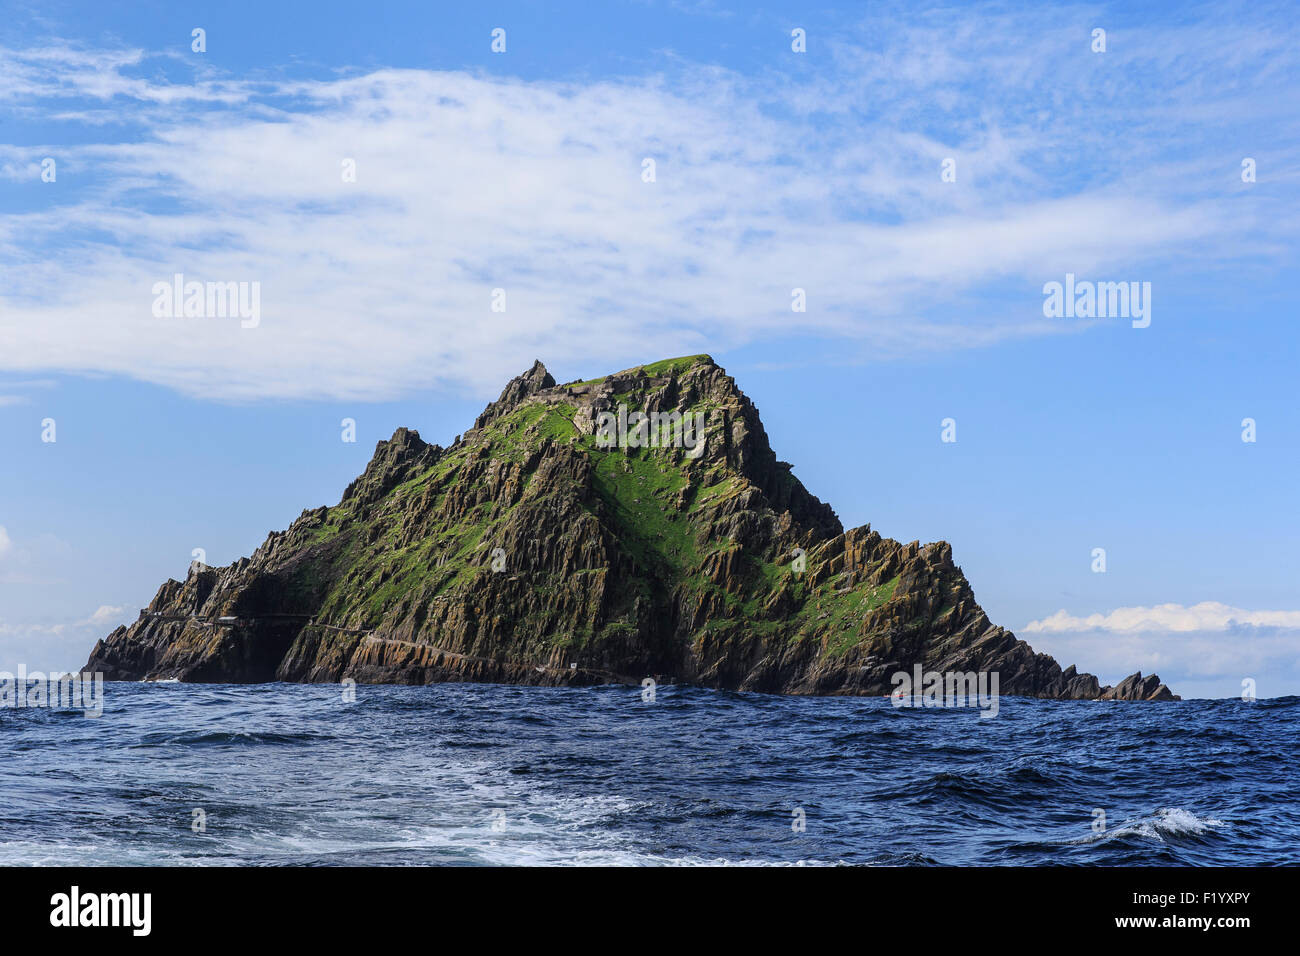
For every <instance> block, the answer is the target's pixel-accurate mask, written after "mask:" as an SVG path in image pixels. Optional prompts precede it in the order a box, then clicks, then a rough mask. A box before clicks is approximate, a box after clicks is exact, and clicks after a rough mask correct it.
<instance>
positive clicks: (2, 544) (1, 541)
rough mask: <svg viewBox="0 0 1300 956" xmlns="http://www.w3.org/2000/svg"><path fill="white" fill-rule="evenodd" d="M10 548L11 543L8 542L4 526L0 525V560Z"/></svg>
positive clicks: (7, 534) (7, 533)
mask: <svg viewBox="0 0 1300 956" xmlns="http://www.w3.org/2000/svg"><path fill="white" fill-rule="evenodd" d="M12 546H13V542H12V541H10V540H9V532H8V531H6V530H5V526H4V525H2V524H0V558H2V557H4V555H5V553H6V552H7V551H8V550H9V549H10V547H12Z"/></svg>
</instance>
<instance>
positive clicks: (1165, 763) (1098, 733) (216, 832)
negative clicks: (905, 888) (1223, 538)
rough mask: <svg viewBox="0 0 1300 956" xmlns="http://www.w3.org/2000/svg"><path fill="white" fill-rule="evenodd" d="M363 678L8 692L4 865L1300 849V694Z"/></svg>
mask: <svg viewBox="0 0 1300 956" xmlns="http://www.w3.org/2000/svg"><path fill="white" fill-rule="evenodd" d="M356 692H357V701H356V703H352V704H347V703H344V702H343V700H342V693H341V689H340V688H339V687H338V686H336V685H328V686H327V685H311V686H304V685H291V684H270V685H261V686H233V685H223V686H200V685H181V684H122V683H112V684H107V685H105V694H106V703H105V710H104V714H103V716H102V717H101V718H99V719H88V718H87V717H85V716H84V715H83V714H82V713H81V712H80V711H70V710H67V711H51V710H0V739H2V740H3V746H4V749H5V751H6V754H5V760H4V763H3V772H2V776H0V863H3V864H14V863H33V864H198V863H205V864H238V863H252V864H440V863H441V864H447V863H450V864H498V863H527V864H571V863H576V864H713V863H737V864H752V863H782V864H789V863H808V864H811V863H853V864H883V865H927V864H997V865H1017V864H1042V863H1062V864H1101V865H1128V864H1147V865H1167V864H1221V865H1239V864H1269V863H1297V862H1300V698H1296V697H1290V698H1283V699H1277V700H1262V701H1258V702H1256V703H1249V704H1248V703H1243V702H1241V701H1188V702H1184V703H1180V704H1140V703H1122V702H1120V703H1092V702H1060V703H1058V702H1049V701H1034V700H1020V699H1015V698H1003V699H1002V700H1001V707H1000V711H999V713H998V716H997V717H995V718H993V719H980V718H979V717H978V716H977V714H978V711H976V710H963V709H935V710H924V709H906V708H903V709H896V708H894V707H892V706H891V705H890V702H889V701H888V700H884V699H861V698H854V699H846V698H795V697H775V696H767V695H761V694H737V693H727V692H719V691H707V690H700V689H694V688H674V687H660V688H659V689H658V692H657V695H656V700H655V701H654V702H652V703H647V702H644V701H643V700H642V696H641V689H640V688H631V687H601V688H594V689H555V688H525V687H497V686H488V685H475V684H444V685H437V686H430V687H368V686H361V687H358V688H356ZM196 808H197V809H202V810H203V812H204V814H205V817H206V832H202V833H195V832H193V829H192V822H193V820H194V810H195V809H196ZM1094 809H1101V810H1104V811H1105V814H1106V830H1105V832H1104V833H1098V832H1096V831H1094V829H1093V825H1094V812H1093V811H1094ZM796 810H801V811H802V813H803V815H804V818H805V820H806V830H804V831H803V832H796V830H795V829H794V828H793V827H792V823H793V822H794V821H795V820H796V817H795V811H796Z"/></svg>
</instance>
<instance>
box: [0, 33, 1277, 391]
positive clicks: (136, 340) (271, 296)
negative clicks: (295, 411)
mask: <svg viewBox="0 0 1300 956" xmlns="http://www.w3.org/2000/svg"><path fill="white" fill-rule="evenodd" d="M1089 22H1090V21H1088V20H1087V19H1086V17H1085V16H1084V15H1083V14H1071V15H1070V16H1068V17H1064V18H1057V19H1056V20H1052V19H1051V18H1048V17H1046V16H1044V15H1042V14H1036V13H1032V12H1024V13H1018V14H1005V15H999V16H995V17H993V19H989V16H988V15H987V11H981V12H980V13H979V14H971V13H962V12H960V11H954V10H951V9H945V10H944V11H943V12H942V13H939V12H936V13H932V14H926V15H918V16H916V17H914V18H911V19H910V20H909V21H908V23H907V24H906V25H901V24H900V25H899V28H898V29H897V30H896V31H895V32H893V33H889V32H885V33H883V34H882V33H878V32H877V33H873V32H872V31H871V30H870V29H867V28H864V29H862V30H860V31H857V32H856V33H855V32H854V31H844V32H840V33H837V35H836V36H835V38H833V39H828V40H827V41H826V45H827V49H828V53H827V55H826V56H825V57H823V58H822V59H821V60H818V61H817V62H818V63H819V64H820V65H819V66H818V68H817V69H816V70H814V71H805V73H806V74H807V75H804V74H802V73H796V72H795V71H793V69H792V68H791V67H789V66H788V65H782V64H784V63H785V61H783V60H779V59H774V65H773V69H772V71H771V74H770V75H765V76H740V75H737V74H734V73H732V72H729V71H726V70H721V69H716V68H700V67H692V66H689V65H680V64H678V65H676V66H674V67H673V69H672V70H671V71H670V72H665V73H664V74H660V75H655V76H649V77H640V78H629V79H624V80H620V81H602V82H591V83H578V82H573V83H557V82H533V81H526V80H521V79H515V78H504V77H500V78H494V77H488V76H483V75H471V74H467V73H461V72H434V71H417V70H378V71H375V72H370V73H366V74H364V75H350V76H343V77H341V78H330V79H301V78H293V79H289V78H278V79H277V78H270V79H258V80H245V79H237V78H231V77H226V76H221V75H219V74H217V73H215V72H214V71H212V70H210V69H207V68H202V69H201V70H197V69H196V72H195V74H194V76H193V82H192V83H172V82H166V81H163V80H159V79H156V78H155V74H154V73H153V72H151V71H146V70H143V69H141V66H142V64H145V63H147V62H149V60H150V57H151V55H150V54H149V53H147V52H145V51H140V50H107V51H99V50H84V49H75V48H70V47H66V46H59V45H49V46H46V47H43V48H41V49H38V50H34V51H33V50H29V51H25V52H24V51H7V52H6V54H5V55H4V56H0V64H3V66H0V100H3V101H5V102H10V103H16V104H19V105H18V106H15V107H14V109H15V110H18V111H20V112H21V111H30V110H33V109H40V110H45V111H46V112H47V114H48V115H56V114H57V115H62V116H65V117H67V120H66V122H68V123H69V124H72V125H74V126H76V127H77V128H78V130H79V132H80V134H81V135H80V141H79V142H80V144H79V145H76V146H72V147H60V148H58V149H54V148H52V147H47V146H43V145H37V144H9V145H8V146H2V147H0V169H3V170H5V171H6V175H8V176H9V177H11V179H18V180H26V181H34V180H35V179H36V178H37V177H38V173H37V171H38V170H39V163H40V160H41V159H42V158H43V157H44V156H46V155H52V156H54V158H56V160H57V162H58V164H59V165H58V170H59V172H58V180H57V182H56V183H52V184H42V185H40V186H38V187H35V188H39V189H42V190H44V192H42V193H40V194H39V195H40V196H41V197H42V199H45V197H48V199H46V201H47V202H48V203H49V205H48V206H45V205H41V204H39V203H38V204H36V205H34V206H29V207H28V211H26V212H21V213H13V214H10V215H7V216H5V217H4V218H3V220H2V221H0V263H3V264H4V266H5V267H6V271H7V277H6V285H5V286H4V287H3V288H2V289H0V303H2V304H3V306H4V309H3V312H0V368H7V369H13V370H26V371H31V372H37V371H65V372H105V373H111V374H119V375H126V376H132V377H136V378H140V379H144V380H147V381H150V382H155V383H160V384H163V385H166V386H169V387H172V388H175V389H178V390H180V391H183V392H186V393H188V394H192V395H200V396H208V397H212V398H218V399H230V400H254V399H260V398H265V397H286V396H287V397H347V398H363V399H379V398H389V397H394V396H396V395H399V394H404V393H411V392H413V391H416V390H420V389H425V388H429V387H438V386H443V387H452V388H468V389H472V390H474V391H476V392H489V391H492V390H494V389H495V388H497V387H499V383H500V380H501V379H502V378H503V377H504V376H507V375H509V374H513V373H514V372H516V371H517V370H518V369H519V368H520V367H523V366H524V365H526V364H527V363H528V361H530V360H531V359H532V358H533V357H535V356H541V357H544V358H546V359H547V360H548V361H549V362H552V364H560V365H566V364H567V365H569V366H573V365H574V364H575V363H579V362H582V363H587V364H588V365H592V366H603V363H605V362H607V361H612V360H615V359H616V358H618V357H623V356H626V355H629V354H634V355H642V356H651V355H658V354H660V353H664V354H668V353H672V354H679V353H686V352H692V351H699V350H704V349H720V348H726V347H729V346H735V345H739V344H742V343H746V342H752V341H757V340H774V339H780V338H782V337H786V336H790V335H793V334H796V333H797V334H803V335H807V334H810V333H811V334H820V335H824V336H829V337H833V338H835V339H839V340H843V341H845V342H848V343H852V344H853V346H854V347H855V348H861V349H862V350H864V351H868V352H870V354H872V355H874V356H877V357H879V356H885V357H887V356H891V355H906V354H910V353H914V352H917V351H920V350H931V349H955V348H970V347H979V346H983V345H987V344H989V343H992V342H997V341H1000V340H1003V339H1006V338H1010V337H1020V336H1029V335H1042V334H1052V333H1057V332H1060V331H1062V330H1063V328H1064V326H1063V325H1062V324H1060V323H1053V322H1051V321H1048V320H1044V319H1043V318H1042V316H1041V312H1040V311H1039V305H1040V303H1041V296H1040V294H1039V292H1038V290H1039V288H1040V287H1041V284H1042V282H1043V281H1045V280H1047V279H1052V278H1059V276H1060V275H1061V274H1062V273H1063V272H1065V271H1076V272H1087V271H1090V270H1097V269H1104V268H1115V267H1123V268H1124V269H1125V270H1126V274H1127V272H1128V271H1129V270H1131V269H1133V268H1135V267H1137V266H1139V265H1150V264H1152V263H1158V262H1168V261H1171V260H1175V259H1177V260H1181V261H1185V262H1187V263H1196V264H1199V265H1200V266H1201V267H1214V266H1215V265H1222V264H1224V263H1225V262H1227V261H1229V260H1236V259H1237V258H1239V257H1240V256H1241V255H1242V249H1243V247H1245V246H1250V248H1251V249H1252V258H1253V260H1254V262H1255V265H1256V267H1258V268H1280V267H1281V264H1282V263H1283V262H1284V261H1285V260H1286V259H1287V258H1288V255H1287V254H1288V252H1289V251H1290V250H1292V248H1293V243H1294V238H1295V237H1294V234H1293V230H1294V228H1295V224H1294V220H1293V217H1290V216H1289V215H1282V214H1280V212H1281V210H1282V209H1283V208H1284V207H1285V206H1286V205H1287V202H1288V200H1289V199H1292V198H1294V192H1281V191H1279V190H1278V189H1275V191H1274V192H1272V193H1269V194H1259V195H1260V196H1261V198H1260V201H1258V202H1256V203H1254V204H1252V205H1250V206H1249V207H1244V206H1243V205H1242V204H1241V203H1238V202H1234V199H1235V198H1236V195H1237V193H1238V192H1239V187H1240V183H1239V182H1236V179H1235V175H1236V166H1237V163H1238V162H1239V158H1240V157H1239V156H1237V155H1236V154H1237V153H1240V152H1241V151H1242V150H1243V149H1246V148H1247V144H1246V143H1245V142H1243V143H1242V144H1241V145H1238V144H1235V143H1234V144H1232V145H1227V144H1225V142H1224V135H1225V134H1224V129H1225V128H1230V129H1232V130H1236V131H1241V130H1249V131H1252V132H1256V133H1257V132H1258V131H1259V130H1262V129H1267V128H1270V127H1269V123H1270V121H1271V120H1272V119H1274V118H1276V117H1277V116H1278V110H1279V104H1280V103H1281V102H1283V101H1285V100H1287V99H1288V98H1290V99H1294V97H1295V94H1296V93H1298V92H1300V89H1298V87H1300V83H1297V80H1296V74H1295V71H1294V69H1292V68H1289V67H1288V64H1293V63H1294V58H1293V56H1292V54H1291V53H1290V52H1288V50H1293V49H1294V44H1292V46H1291V47H1290V48H1288V47H1287V45H1286V44H1287V43H1289V42H1290V41H1291V40H1294V38H1295V27H1294V25H1293V24H1291V23H1290V21H1288V20H1286V19H1285V18H1283V19H1281V20H1280V22H1278V23H1273V22H1266V21H1260V20H1257V21H1255V22H1246V23H1240V24H1225V23H1220V22H1215V23H1214V24H1213V26H1212V29H1210V30H1209V34H1210V35H1213V36H1216V37H1218V38H1219V41H1220V42H1219V45H1216V44H1213V43H1208V42H1207V41H1206V40H1205V36H1206V29H1205V25H1204V24H1202V25H1201V29H1199V30H1197V31H1187V30H1183V29H1181V28H1172V27H1171V28H1169V30H1168V31H1166V32H1159V31H1156V32H1150V33H1147V34H1145V35H1141V36H1128V37H1123V38H1121V37H1115V38H1113V43H1112V51H1111V52H1108V53H1107V54H1104V56H1102V57H1098V56H1097V55H1094V54H1091V53H1089V51H1088V49H1087V42H1086V38H1087V35H1088V29H1087V26H1088V24H1089ZM1225 31H1226V33H1227V34H1231V36H1228V35H1225ZM882 35H883V36H887V37H888V39H887V40H886V41H881V40H879V39H878V38H879V37H880V36H882ZM1121 39H1122V41H1123V42H1121ZM1171 50H1172V51H1173V52H1171ZM1240 50H1253V51H1256V52H1258V53H1260V54H1261V56H1260V57H1259V58H1253V57H1243V56H1242V55H1240V53H1239V52H1225V51H1240ZM1264 53H1268V54H1269V55H1268V56H1264V55H1263V54H1264ZM173 59H175V60H176V62H177V63H179V64H182V65H184V64H186V63H188V62H189V61H186V60H185V59H184V58H173ZM802 62H803V63H804V64H806V63H807V62H809V61H806V60H805V61H802ZM973 64H978V67H976V66H975V65H973ZM1266 84H1271V85H1268V86H1266ZM1265 88H1267V89H1269V91H1270V92H1269V95H1268V96H1266V97H1265V96H1262V95H1261V93H1262V91H1263V90H1264V89H1265ZM1120 104H1124V105H1120ZM1139 104H1140V105H1139ZM1197 111H1202V112H1203V113H1204V115H1208V116H1223V117H1225V119H1224V123H1227V124H1228V126H1227V127H1224V126H1223V125H1219V126H1215V125H1214V124H1213V123H1208V124H1207V123H1201V122H1193V121H1192V120H1191V119H1190V118H1189V117H1191V116H1193V115H1195V114H1196V113H1197ZM91 117H93V118H91ZM110 119H111V120H113V121H114V122H111V123H110V122H109V120H110ZM120 126H125V127H129V128H130V135H124V134H121V133H120V132H119V133H117V134H116V135H115V136H109V135H108V134H107V130H109V129H119V127H120ZM1211 127H1213V128H1211ZM1243 138H1244V139H1245V138H1246V137H1243ZM1248 145H1249V148H1250V149H1252V150H1254V149H1256V148H1257V147H1259V145H1260V144H1259V142H1258V141H1257V139H1255V140H1252V141H1250V142H1249V144H1248ZM1268 148H1269V149H1270V150H1271V155H1270V162H1271V164H1272V166H1271V169H1272V170H1273V171H1278V170H1285V169H1286V168H1300V160H1298V159H1297V157H1300V151H1298V150H1297V148H1296V144H1295V142H1294V136H1290V134H1279V135H1278V136H1276V137H1275V138H1274V139H1272V140H1270V142H1269V143H1268ZM948 156H952V157H954V158H955V159H956V160H957V163H958V166H957V169H958V181H957V183H955V184H946V183H941V182H940V178H939V164H940V162H941V161H942V160H943V159H944V158H946V157H948ZM646 157H650V158H653V159H654V160H655V162H656V182H654V183H646V182H643V181H642V176H641V174H642V160H643V159H644V158H646ZM345 159H354V160H355V161H356V169H357V181H356V182H355V183H345V182H343V180H342V175H341V165H342V163H343V161H344V160H345ZM1234 183H1235V185H1234ZM68 184H77V188H76V189H75V190H69V189H66V188H65V187H66V186H67V185H68ZM1264 195H1267V196H1271V198H1263V196H1264ZM174 273H183V274H184V275H185V276H186V277H187V278H189V279H197V280H200V281H202V280H210V281H229V280H236V281H237V280H243V281H258V282H260V283H261V294H262V300H261V303H262V304H261V311H262V321H261V324H260V326H259V327H258V328H256V329H241V328H240V327H239V324H238V322H231V321H223V320H220V319H159V318H155V317H154V316H153V314H152V312H151V304H152V300H153V296H152V294H151V291H150V290H151V287H152V286H153V284H154V283H156V282H159V281H168V280H170V278H171V276H172V275H173V274H174ZM1007 284H1010V285H1012V286H1014V287H1015V288H1017V289H1023V290H1024V296H1023V299H1016V300H1014V304H1013V305H1010V306H1008V305H1007V303H1006V302H1005V301H996V302H994V300H990V299H985V298H982V297H981V292H982V291H983V290H986V289H988V288H990V287H993V286H1002V287H1005V286H1006V285H1007ZM795 287H799V288H803V289H805V290H806V292H807V297H808V303H809V306H808V311H807V312H806V313H803V314H794V313H792V312H791V310H790V298H791V290H792V289H793V288H795ZM495 288H502V289H505V290H506V311H505V312H504V313H501V312H493V311H491V309H490V303H491V295H492V290H493V289H495Z"/></svg>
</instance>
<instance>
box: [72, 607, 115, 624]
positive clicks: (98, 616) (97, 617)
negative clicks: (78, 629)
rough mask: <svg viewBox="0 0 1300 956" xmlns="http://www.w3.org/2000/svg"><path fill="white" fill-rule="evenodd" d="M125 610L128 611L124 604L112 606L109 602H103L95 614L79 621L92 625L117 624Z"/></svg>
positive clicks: (79, 622)
mask: <svg viewBox="0 0 1300 956" xmlns="http://www.w3.org/2000/svg"><path fill="white" fill-rule="evenodd" d="M125 612H126V608H124V607H122V606H117V607H112V606H110V605H108V604H101V605H100V606H99V608H98V610H96V611H95V613H94V614H92V615H90V617H88V618H86V619H85V620H84V621H78V622H77V623H78V624H80V625H87V626H91V627H102V626H103V625H106V624H117V623H119V622H120V621H121V619H122V615H123V614H124V613H125Z"/></svg>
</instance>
